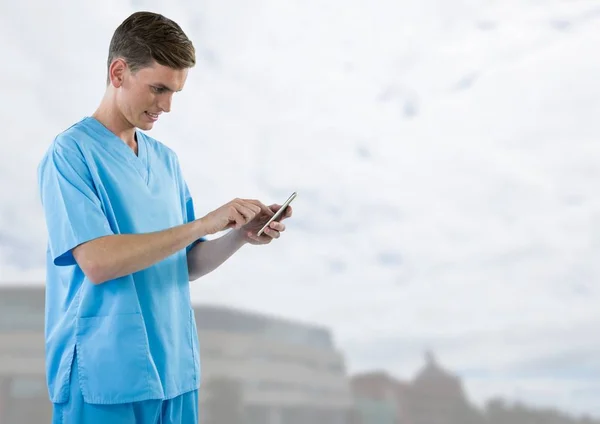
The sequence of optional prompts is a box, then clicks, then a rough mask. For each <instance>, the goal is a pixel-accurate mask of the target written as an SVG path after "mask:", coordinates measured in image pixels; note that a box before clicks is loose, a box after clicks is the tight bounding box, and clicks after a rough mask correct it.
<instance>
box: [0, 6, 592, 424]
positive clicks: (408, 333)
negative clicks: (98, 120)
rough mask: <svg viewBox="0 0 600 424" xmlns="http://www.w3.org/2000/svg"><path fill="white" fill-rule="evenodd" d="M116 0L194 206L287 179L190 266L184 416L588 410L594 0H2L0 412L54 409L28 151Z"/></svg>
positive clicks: (69, 114) (97, 41)
mask: <svg viewBox="0 0 600 424" xmlns="http://www.w3.org/2000/svg"><path fill="white" fill-rule="evenodd" d="M137 10H151V11H154V12H158V13H163V14H164V15H166V16H167V17H169V18H171V19H174V20H175V21H177V22H178V23H179V24H180V25H181V26H182V28H183V29H184V31H186V33H187V34H188V36H189V37H190V38H191V39H192V41H193V42H194V44H195V47H196V51H197V58H198V65H197V66H196V67H195V68H194V69H193V70H192V71H191V72H190V74H189V77H188V80H187V83H186V86H185V89H184V90H183V92H181V93H178V94H176V95H175V98H174V102H173V108H172V112H171V113H170V114H169V115H163V117H161V120H160V121H159V122H158V123H157V124H156V126H155V128H154V129H153V130H152V131H151V133H150V135H151V136H153V137H155V138H157V139H159V140H161V141H162V142H164V143H165V144H167V145H168V146H170V147H171V148H172V149H174V150H175V151H176V152H177V153H178V155H179V159H180V161H181V164H182V168H183V170H184V174H185V177H186V180H187V182H188V185H189V186H190V190H191V192H192V195H193V197H194V201H195V207H196V212H197V215H198V216H202V215H204V214H206V213H208V212H210V211H212V210H214V209H216V208H217V207H218V206H220V205H222V204H224V203H226V202H228V201H229V200H231V199H232V198H235V197H250V198H258V199H260V200H261V201H263V202H264V203H266V204H271V203H282V202H283V201H284V200H285V199H286V198H287V197H288V196H289V194H291V193H292V192H293V191H297V192H298V198H297V199H296V200H295V202H294V204H293V206H294V217H293V219H291V220H289V221H287V228H288V230H287V231H286V233H285V234H284V235H285V237H282V239H280V240H278V241H277V242H276V243H272V244H270V245H269V246H265V247H247V248H244V249H242V250H241V251H240V252H239V253H238V254H237V255H236V256H234V257H233V258H232V259H230V260H229V261H228V262H227V263H226V264H225V265H223V266H222V267H221V268H219V269H218V270H216V271H215V272H213V273H211V274H209V275H208V276H206V277H204V278H202V279H201V280H198V281H196V282H194V283H193V284H192V285H191V294H192V298H193V301H194V303H195V306H196V319H197V324H198V329H199V335H200V343H201V361H202V373H203V386H202V389H201V399H200V402H201V422H202V423H204V424H208V423H220V424H234V423H257V424H292V423H293V424H300V423H317V424H320V423H334V424H346V423H352V424H388V423H389V424H484V423H487V424H508V423H511V424H520V423H540V424H541V423H544V424H555V423H556V424H558V423H600V400H599V399H600V336H598V328H599V327H600V308H598V301H599V300H600V294H599V290H600V289H599V288H598V285H597V281H598V278H599V277H600V261H598V260H597V257H598V256H599V255H600V231H599V230H600V215H599V213H600V197H599V196H598V195H597V189H598V183H599V182H600V167H599V166H598V163H599V161H600V146H599V145H598V134H599V130H600V119H598V116H599V113H600V82H599V81H600V80H599V78H598V76H599V75H600V55H598V53H597V52H598V45H600V1H598V0H419V1H417V0H344V1H342V0H331V1H326V2H325V1H315V0H254V1H242V0H228V1H218V0H203V1H191V0H171V1H170V2H160V1H152V0H148V1H146V0H130V1H129V2H123V1H119V2H117V1H116V0H105V1H104V2H99V1H98V2H91V1H88V2H81V1H76V0H57V1H53V2H50V3H46V2H42V1H37V0H23V1H20V2H17V1H8V0H0V49H1V51H2V56H1V58H0V62H1V63H0V65H1V66H0V83H1V84H0V93H1V98H2V101H1V102H0V116H2V127H3V128H2V130H3V134H2V137H1V138H0V424H29V423H46V422H50V411H51V408H50V404H49V402H48V394H47V390H46V387H45V376H44V353H43V351H44V342H43V326H44V286H45V281H44V278H45V271H44V267H45V249H46V240H47V239H46V227H45V221H44V217H43V213H42V209H41V204H40V201H39V195H38V191H37V190H38V189H37V181H36V178H37V175H36V171H37V170H36V168H37V165H38V163H39V161H40V159H41V157H42V155H43V154H44V152H45V151H46V149H47V148H48V146H49V145H50V143H51V142H52V140H53V138H54V137H55V136H56V135H57V134H58V133H59V132H61V131H63V130H64V129H66V128H68V127H69V126H70V125H72V124H73V123H75V122H77V121H78V120H80V119H81V118H83V117H84V116H89V115H91V114H92V113H93V111H94V110H95V108H96V106H97V105H98V104H99V102H100V99H101V97H102V95H103V93H104V88H105V77H106V56H107V53H108V44H109V41H110V38H111V36H112V33H113V31H114V30H115V28H116V27H117V26H118V25H119V24H120V23H121V22H122V21H123V20H124V19H125V18H126V17H127V16H128V15H129V14H131V13H133V12H134V11H137ZM594 52H596V53H594ZM141 213H143V212H141Z"/></svg>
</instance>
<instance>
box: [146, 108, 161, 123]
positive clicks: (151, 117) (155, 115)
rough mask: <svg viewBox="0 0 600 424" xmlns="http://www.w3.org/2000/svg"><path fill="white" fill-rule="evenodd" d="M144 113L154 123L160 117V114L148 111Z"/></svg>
mask: <svg viewBox="0 0 600 424" xmlns="http://www.w3.org/2000/svg"><path fill="white" fill-rule="evenodd" d="M144 113H145V114H146V116H147V117H148V118H149V119H150V120H151V121H152V122H155V121H156V120H158V117H159V116H160V113H150V112H148V111H146V112H144Z"/></svg>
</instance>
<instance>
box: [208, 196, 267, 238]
mask: <svg viewBox="0 0 600 424" xmlns="http://www.w3.org/2000/svg"><path fill="white" fill-rule="evenodd" d="M261 211H263V212H265V213H267V214H269V215H270V216H272V215H273V211H271V209H269V208H268V207H267V206H265V205H264V204H262V203H261V202H260V201H258V200H249V199H233V200H232V201H230V202H228V203H226V204H224V205H223V206H221V207H220V208H218V209H215V210H214V211H212V212H210V213H209V214H207V215H206V216H204V217H202V218H200V220H201V221H202V223H203V230H204V231H205V232H206V234H215V233H218V232H219V231H224V230H228V229H230V228H235V229H240V228H242V227H243V226H244V225H246V224H247V223H248V222H250V221H252V220H253V219H254V217H255V216H256V215H258V214H259V213H260V212H261Z"/></svg>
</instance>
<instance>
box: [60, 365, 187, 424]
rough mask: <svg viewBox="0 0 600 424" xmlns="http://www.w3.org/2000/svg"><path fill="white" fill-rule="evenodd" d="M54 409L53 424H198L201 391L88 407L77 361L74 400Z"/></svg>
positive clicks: (72, 385) (73, 379)
mask: <svg viewBox="0 0 600 424" xmlns="http://www.w3.org/2000/svg"><path fill="white" fill-rule="evenodd" d="M53 407H54V409H53V417H52V424H198V390H193V391H191V392H187V393H184V394H182V395H180V396H177V397H175V398H173V399H167V400H146V401H141V402H133V403H122V404H113V405H96V404H90V403H85V402H84V401H83V395H82V394H81V389H80V388H79V374H78V372H77V362H76V359H74V360H73V366H72V370H71V396H70V397H69V400H68V401H67V402H65V403H57V404H54V405H53Z"/></svg>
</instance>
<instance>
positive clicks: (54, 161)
mask: <svg viewBox="0 0 600 424" xmlns="http://www.w3.org/2000/svg"><path fill="white" fill-rule="evenodd" d="M38 184H39V189H40V197H41V201H42V205H43V209H44V215H45V218H46V226H47V228H48V242H49V248H50V252H51V254H52V258H53V261H54V264H55V265H57V266H65V265H75V264H76V262H75V258H74V257H73V254H72V249H73V248H75V247H77V246H79V245H80V244H82V243H85V242H87V241H90V240H93V239H96V238H98V237H103V236H108V235H112V234H114V233H113V231H112V230H111V227H110V224H109V222H108V219H107V218H106V215H105V213H104V211H103V208H102V203H101V202H100V199H99V197H98V194H97V192H96V189H95V186H94V183H93V181H92V177H91V174H90V171H89V168H88V166H87V164H86V162H85V160H84V157H83V154H82V153H81V151H80V150H79V148H78V146H77V144H76V143H75V142H74V140H71V139H64V138H63V139H60V138H59V139H57V140H55V141H54V143H53V144H52V146H51V147H50V149H49V150H48V152H47V153H46V155H45V156H44V158H43V160H42V162H41V163H40V166H39V168H38Z"/></svg>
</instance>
